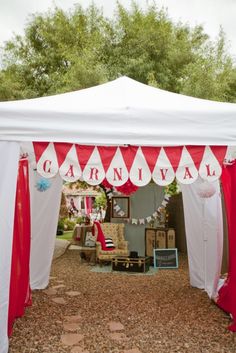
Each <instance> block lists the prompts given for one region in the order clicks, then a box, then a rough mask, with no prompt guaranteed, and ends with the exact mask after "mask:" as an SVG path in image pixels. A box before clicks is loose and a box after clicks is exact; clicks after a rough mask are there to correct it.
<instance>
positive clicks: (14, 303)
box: [8, 159, 31, 336]
mask: <svg viewBox="0 0 236 353" xmlns="http://www.w3.org/2000/svg"><path fill="white" fill-rule="evenodd" d="M29 259H30V194H29V170H28V161H27V160H26V159H23V160H20V162H19V170H18V179H17V190H16V202H15V218H14V234H13V245H12V263H11V279H10V293H9V310H8V336H10V335H11V334H12V329H13V324H14V321H15V319H16V318H18V317H21V316H23V315H24V309H25V307H26V306H28V305H31V290H30V284H29Z"/></svg>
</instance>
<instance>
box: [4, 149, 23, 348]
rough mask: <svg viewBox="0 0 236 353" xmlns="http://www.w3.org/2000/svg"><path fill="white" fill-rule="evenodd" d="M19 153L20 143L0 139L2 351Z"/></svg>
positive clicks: (5, 346)
mask: <svg viewBox="0 0 236 353" xmlns="http://www.w3.org/2000/svg"><path fill="white" fill-rule="evenodd" d="M19 152H20V146H19V144H18V143H17V142H0V165H1V166H2V168H1V174H0V195H1V197H0V215H1V217H0V229H1V232H0V240H1V246H0V353H7V352H8V336H7V326H8V306H9V285H10V274H11V257H12V240H13V224H14V214H15V193H16V181H17V171H18V161H19Z"/></svg>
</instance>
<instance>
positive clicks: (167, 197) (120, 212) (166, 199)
mask: <svg viewBox="0 0 236 353" xmlns="http://www.w3.org/2000/svg"><path fill="white" fill-rule="evenodd" d="M105 189H106V195H107V197H108V198H109V199H111V198H112V197H113V193H114V189H113V188H105ZM170 198H171V195H170V194H168V193H166V194H165V195H164V198H163V200H162V202H161V205H160V206H158V207H157V208H156V210H155V211H154V212H153V214H152V215H150V216H147V217H145V218H131V219H126V222H127V223H131V224H134V225H139V224H145V223H150V222H151V221H152V220H156V219H160V218H161V213H162V211H163V210H165V208H166V206H167V205H168V203H169V200H170ZM113 204H114V210H115V211H116V213H117V214H118V215H119V216H120V217H123V216H124V215H125V212H124V211H123V210H122V208H121V207H120V206H119V205H118V204H117V202H116V201H115V200H114V202H113Z"/></svg>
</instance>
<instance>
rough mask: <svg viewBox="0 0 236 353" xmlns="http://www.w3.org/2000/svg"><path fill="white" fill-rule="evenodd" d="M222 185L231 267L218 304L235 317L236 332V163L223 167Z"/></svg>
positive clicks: (220, 291) (234, 326) (231, 326)
mask: <svg viewBox="0 0 236 353" xmlns="http://www.w3.org/2000/svg"><path fill="white" fill-rule="evenodd" d="M222 186H223V192H224V199H225V206H226V212H227V221H228V238H229V268H228V276H227V279H226V280H225V283H224V285H223V286H222V287H221V289H220V290H219V293H218V298H217V304H218V306H219V307H220V308H221V309H223V310H224V311H226V312H228V313H230V314H231V315H232V317H233V323H232V324H231V325H230V326H229V330H230V331H234V332H236V300H235V298H236V256H235V253H236V217H235V213H236V204H235V200H236V163H234V164H233V165H230V166H227V167H226V168H223V172H222Z"/></svg>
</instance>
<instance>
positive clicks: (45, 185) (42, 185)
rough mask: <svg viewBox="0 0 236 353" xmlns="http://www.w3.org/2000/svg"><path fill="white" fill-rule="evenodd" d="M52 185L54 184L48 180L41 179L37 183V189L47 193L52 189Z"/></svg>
mask: <svg viewBox="0 0 236 353" xmlns="http://www.w3.org/2000/svg"><path fill="white" fill-rule="evenodd" d="M51 185H52V182H51V181H50V180H48V179H46V178H40V179H39V180H38V181H37V183H36V185H35V186H36V188H37V190H38V191H41V192H42V191H46V190H47V189H49V188H50V186H51Z"/></svg>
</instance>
